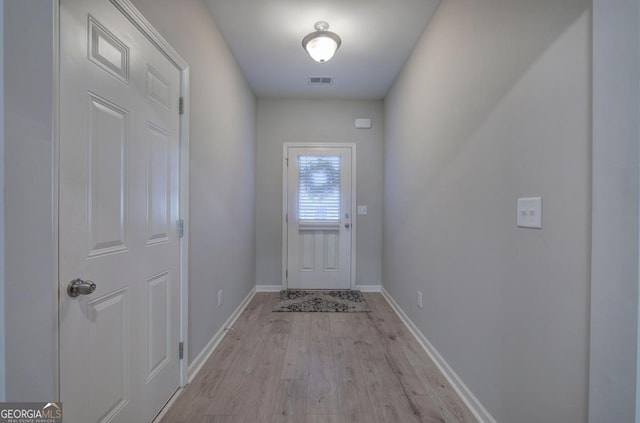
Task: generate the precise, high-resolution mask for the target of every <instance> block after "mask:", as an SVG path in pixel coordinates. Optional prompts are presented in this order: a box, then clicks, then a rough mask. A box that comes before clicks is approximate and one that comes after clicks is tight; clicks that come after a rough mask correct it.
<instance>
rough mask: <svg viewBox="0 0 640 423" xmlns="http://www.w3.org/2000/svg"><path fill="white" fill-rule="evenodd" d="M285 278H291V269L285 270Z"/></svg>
mask: <svg viewBox="0 0 640 423" xmlns="http://www.w3.org/2000/svg"><path fill="white" fill-rule="evenodd" d="M284 278H285V279H286V280H289V269H287V270H285V271H284Z"/></svg>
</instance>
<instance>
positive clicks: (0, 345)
mask: <svg viewBox="0 0 640 423" xmlns="http://www.w3.org/2000/svg"><path fill="white" fill-rule="evenodd" d="M0 81H2V82H0V127H2V128H4V0H0ZM0 187H2V189H1V190H0V269H2V270H1V271H0V305H2V311H1V312H0V401H5V395H6V394H5V386H6V385H5V382H6V373H5V333H4V315H5V313H4V310H5V303H4V130H0Z"/></svg>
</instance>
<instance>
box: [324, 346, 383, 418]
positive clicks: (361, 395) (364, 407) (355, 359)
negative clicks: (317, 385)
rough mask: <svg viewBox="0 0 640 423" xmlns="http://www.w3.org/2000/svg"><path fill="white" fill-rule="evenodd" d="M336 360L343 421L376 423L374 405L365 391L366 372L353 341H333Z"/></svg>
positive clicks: (340, 411)
mask: <svg viewBox="0 0 640 423" xmlns="http://www.w3.org/2000/svg"><path fill="white" fill-rule="evenodd" d="M332 346H333V351H334V360H335V366H336V373H337V379H338V398H340V401H339V403H338V410H339V414H340V416H341V419H342V420H343V421H348V422H352V423H360V422H362V423H369V422H372V421H374V416H373V412H372V405H371V402H370V400H369V396H368V395H367V391H366V389H364V386H365V383H366V380H365V378H366V371H365V368H364V366H363V365H362V362H361V360H360V357H359V352H358V351H357V349H356V346H355V342H354V340H353V339H351V338H348V337H343V338H336V339H334V340H333V344H332Z"/></svg>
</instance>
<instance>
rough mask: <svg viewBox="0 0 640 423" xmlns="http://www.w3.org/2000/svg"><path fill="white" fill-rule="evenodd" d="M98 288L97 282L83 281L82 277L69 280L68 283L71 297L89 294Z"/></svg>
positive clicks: (68, 291)
mask: <svg viewBox="0 0 640 423" xmlns="http://www.w3.org/2000/svg"><path fill="white" fill-rule="evenodd" d="M95 290H96V284H95V283H93V282H92V281H83V280H82V279H80V278H76V279H74V280H72V281H71V282H69V285H67V294H69V296H70V297H72V298H75V297H78V296H80V295H89V294H92V293H93V291H95Z"/></svg>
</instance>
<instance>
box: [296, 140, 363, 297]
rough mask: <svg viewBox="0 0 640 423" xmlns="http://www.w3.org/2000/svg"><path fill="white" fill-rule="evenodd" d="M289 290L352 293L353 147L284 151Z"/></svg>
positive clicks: (302, 148) (306, 148)
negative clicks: (329, 290)
mask: <svg viewBox="0 0 640 423" xmlns="http://www.w3.org/2000/svg"><path fill="white" fill-rule="evenodd" d="M286 153H287V160H286V163H287V164H286V186H287V189H286V213H285V216H286V218H285V225H286V229H287V230H286V240H285V244H286V246H287V261H286V266H285V277H286V279H287V287H288V288H289V289H351V288H352V283H351V282H352V278H351V274H352V248H351V244H352V241H353V240H352V234H353V224H354V219H353V209H354V207H353V202H352V201H353V195H352V189H353V188H352V182H353V179H352V168H353V166H352V156H353V147H287V151H286Z"/></svg>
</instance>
